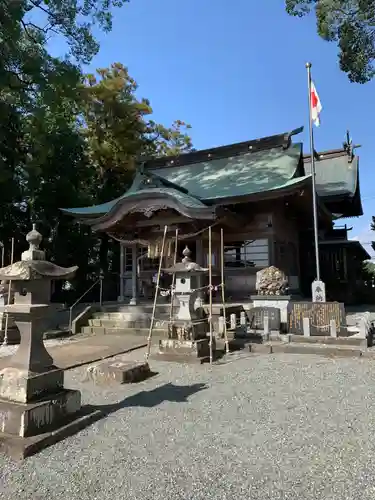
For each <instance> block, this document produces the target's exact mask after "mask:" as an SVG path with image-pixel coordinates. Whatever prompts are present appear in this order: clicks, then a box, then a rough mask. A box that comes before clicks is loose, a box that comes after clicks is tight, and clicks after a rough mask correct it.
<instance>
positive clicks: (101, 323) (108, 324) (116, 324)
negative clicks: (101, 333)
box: [87, 318, 169, 330]
mask: <svg viewBox="0 0 375 500" xmlns="http://www.w3.org/2000/svg"><path fill="white" fill-rule="evenodd" d="M168 322H169V318H166V319H164V320H154V328H162V329H165V330H167V329H168ZM150 324H151V319H149V318H146V319H137V320H135V321H113V320H110V319H89V320H88V325H87V326H91V327H102V328H121V329H123V328H149V326H150Z"/></svg>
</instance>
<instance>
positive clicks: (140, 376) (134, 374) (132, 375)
mask: <svg viewBox="0 0 375 500" xmlns="http://www.w3.org/2000/svg"><path fill="white" fill-rule="evenodd" d="M150 376H151V370H150V366H149V364H148V363H146V362H139V363H137V362H134V361H127V360H124V361H123V360H121V359H111V360H105V361H101V362H99V363H95V364H94V365H91V366H89V367H88V368H87V378H86V380H88V381H90V382H94V383H95V384H111V383H117V384H126V383H128V384H129V383H134V382H140V381H141V380H144V379H146V378H148V377H150Z"/></svg>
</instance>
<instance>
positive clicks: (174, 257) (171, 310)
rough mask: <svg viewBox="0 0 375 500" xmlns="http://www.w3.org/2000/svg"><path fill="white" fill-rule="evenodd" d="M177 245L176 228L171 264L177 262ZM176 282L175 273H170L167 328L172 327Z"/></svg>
mask: <svg viewBox="0 0 375 500" xmlns="http://www.w3.org/2000/svg"><path fill="white" fill-rule="evenodd" d="M177 246H178V228H177V229H176V235H175V240H174V255H173V265H174V266H175V265H176V263H177ZM175 284H176V273H173V275H172V286H171V305H170V309H169V328H172V319H173V301H174V287H175Z"/></svg>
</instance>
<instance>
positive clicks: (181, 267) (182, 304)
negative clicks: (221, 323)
mask: <svg viewBox="0 0 375 500" xmlns="http://www.w3.org/2000/svg"><path fill="white" fill-rule="evenodd" d="M190 255H191V252H190V250H189V248H187V247H186V248H185V250H184V251H183V259H182V261H181V262H179V263H177V264H175V265H174V266H172V267H169V268H167V269H164V272H165V273H167V274H174V275H175V289H174V297H175V298H176V299H177V301H178V306H177V307H178V309H177V311H176V314H175V315H174V317H173V318H172V321H171V323H170V324H169V326H168V339H163V340H160V342H159V353H160V354H175V355H176V354H177V355H178V354H183V355H190V356H191V355H194V357H196V358H198V359H202V358H206V357H207V356H209V339H208V337H207V332H208V330H209V323H208V318H207V315H206V313H205V311H204V309H203V307H202V305H203V303H202V299H201V288H202V278H203V277H204V276H207V274H208V269H205V268H202V267H201V266H200V265H199V264H197V263H196V262H193V261H192V260H191V258H190Z"/></svg>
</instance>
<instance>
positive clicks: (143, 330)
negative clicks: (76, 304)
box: [81, 304, 169, 335]
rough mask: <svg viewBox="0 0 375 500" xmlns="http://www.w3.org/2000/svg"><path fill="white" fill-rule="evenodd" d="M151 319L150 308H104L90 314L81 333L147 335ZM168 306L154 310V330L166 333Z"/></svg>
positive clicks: (145, 306)
mask: <svg viewBox="0 0 375 500" xmlns="http://www.w3.org/2000/svg"><path fill="white" fill-rule="evenodd" d="M151 317H152V306H151V305H148V304H147V305H143V306H120V305H118V306H104V307H102V308H101V309H100V310H98V311H95V312H93V313H92V314H91V317H90V318H89V319H88V320H87V325H86V326H82V327H81V332H82V333H84V334H91V335H107V334H127V333H129V334H133V335H134V334H144V335H147V333H148V331H149V328H150V324H151ZM168 321H169V305H161V304H160V305H158V306H157V308H156V314H155V320H154V328H153V329H154V330H155V331H159V332H161V333H162V332H167V329H168Z"/></svg>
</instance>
